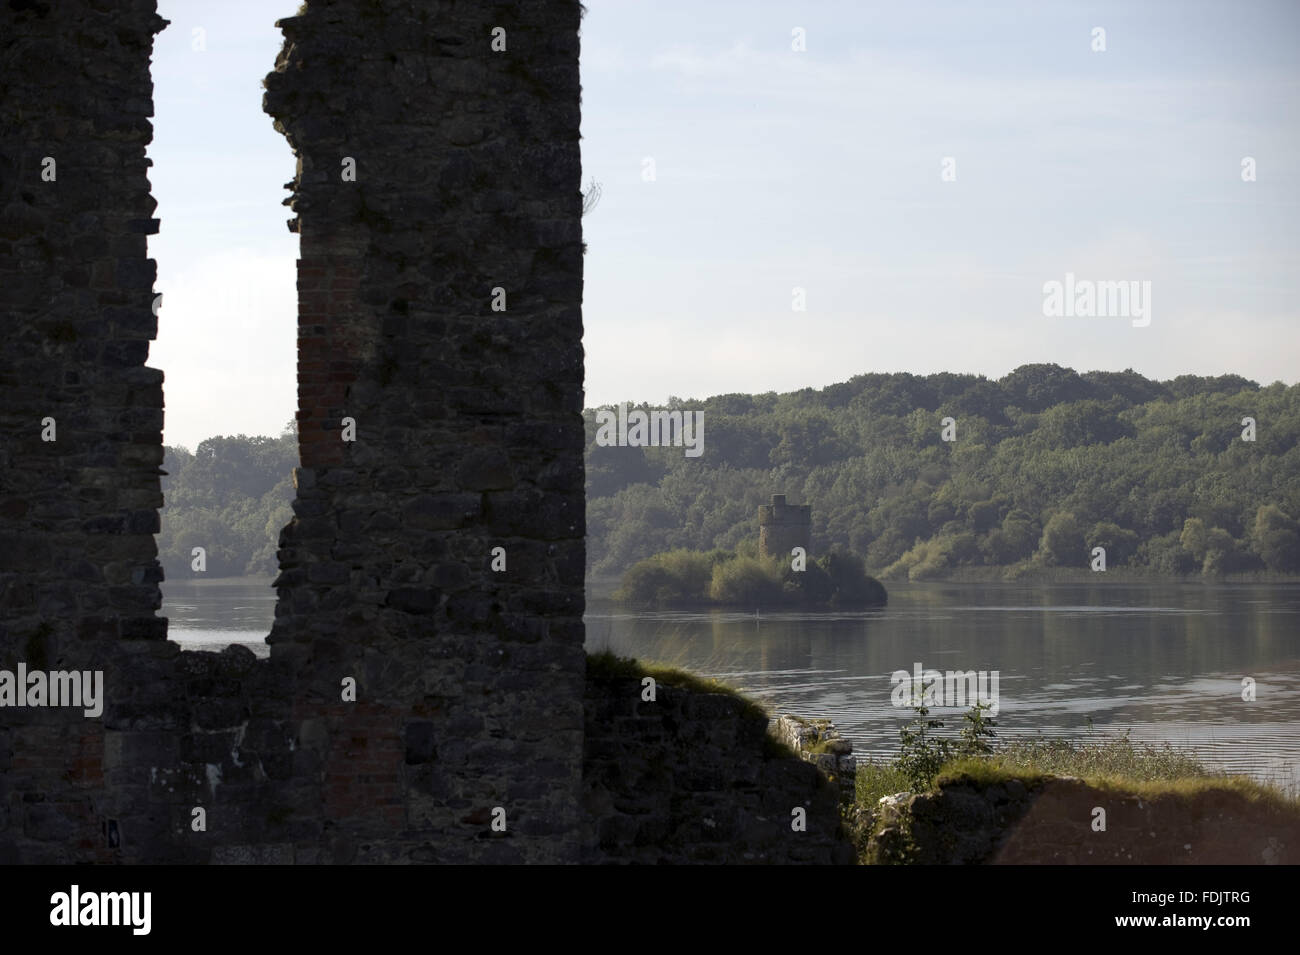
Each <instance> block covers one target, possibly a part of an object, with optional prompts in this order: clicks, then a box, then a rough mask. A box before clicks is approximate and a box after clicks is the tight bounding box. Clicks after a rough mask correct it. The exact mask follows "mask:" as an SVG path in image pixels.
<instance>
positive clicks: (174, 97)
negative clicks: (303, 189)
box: [149, 0, 1300, 447]
mask: <svg viewBox="0 0 1300 955" xmlns="http://www.w3.org/2000/svg"><path fill="white" fill-rule="evenodd" d="M297 6H298V2H297V0H285V2H279V0H219V2H198V0H194V2H190V0H160V3H159V7H160V12H161V13H162V15H163V16H164V17H166V18H168V19H170V20H171V21H172V22H171V26H170V27H168V29H167V30H165V31H164V32H163V33H162V34H161V35H160V36H159V37H158V38H157V43H156V46H155V52H154V68H153V75H154V96H155V102H156V113H157V115H156V118H155V124H154V125H155V137H154V143H153V145H152V146H151V147H150V151H149V152H150V156H151V157H152V159H153V161H154V166H153V170H152V175H151V180H152V182H153V186H154V195H155V197H156V198H157V199H158V203H159V206H158V212H157V213H156V214H157V215H158V216H160V217H161V219H162V231H161V233H160V235H158V236H155V237H153V240H152V241H151V243H150V250H151V253H152V254H153V255H154V257H155V258H157V260H158V266H159V281H158V289H159V290H160V291H162V292H163V293H164V304H163V308H162V311H161V314H160V329H159V335H158V341H157V342H156V344H155V345H154V348H153V350H152V353H151V358H150V364H151V365H153V366H155V367H158V368H162V369H163V370H164V371H165V372H166V375H167V380H166V384H165V393H166V400H167V414H166V428H165V432H164V440H165V441H166V442H167V443H170V444H185V445H188V446H190V447H193V446H194V445H195V444H197V443H198V441H200V440H202V439H203V438H205V437H208V436H210V435H213V434H235V433H239V432H244V433H248V434H254V433H261V434H273V433H277V432H278V431H279V429H280V427H281V426H282V425H283V424H284V423H285V422H286V421H287V420H288V419H290V418H291V417H292V416H293V413H294V410H295V407H296V397H295V395H296V392H295V384H294V373H295V345H294V342H295V325H296V307H295V298H294V296H295V292H294V260H295V258H296V255H297V238H296V237H295V236H294V235H292V234H291V233H290V232H289V231H288V230H287V229H286V228H285V224H284V223H285V220H286V219H287V218H288V215H289V212H288V210H287V209H286V208H285V207H284V206H282V205H281V204H280V203H281V200H283V199H284V198H285V197H286V196H287V195H288V193H287V192H286V191H285V190H284V189H283V188H282V186H283V184H284V183H286V182H288V181H289V180H290V179H291V178H292V177H293V169H294V160H293V156H292V153H291V152H290V150H289V147H288V145H287V143H286V142H285V140H284V139H283V137H281V136H280V135H279V134H278V133H276V132H275V131H274V130H273V128H272V126H271V119H270V117H269V116H267V115H266V114H264V113H263V112H262V111H261V97H262V89H261V79H262V77H263V76H264V75H265V74H266V73H267V72H268V71H269V70H270V69H271V68H272V66H273V64H274V59H275V55H276V53H277V51H278V50H279V48H280V44H281V40H282V36H281V34H280V32H279V31H278V30H277V29H275V26H274V20H275V18H276V17H277V16H288V15H292V14H293V12H294V11H295V10H296V9H297ZM587 6H588V8H589V12H588V14H587V17H586V19H585V20H584V23H583V31H582V32H583V38H582V40H583V54H582V73H583V126H582V132H583V137H584V139H583V165H584V183H585V182H586V181H587V180H588V179H589V178H590V177H592V176H594V177H595V178H596V179H597V180H598V181H599V182H600V183H601V184H602V186H603V197H602V199H601V201H600V203H599V205H598V206H597V207H596V209H595V211H593V212H592V213H591V214H590V215H589V216H588V217H587V218H586V220H585V222H584V229H585V237H586V240H587V242H588V254H587V257H586V299H585V304H584V316H585V325H586V339H585V341H586V351H587V404H588V405H589V406H590V405H594V404H598V403H607V402H613V401H618V400H623V399H636V400H648V401H652V402H662V401H664V400H665V399H666V398H667V397H668V396H669V395H670V394H671V395H678V396H681V397H705V396H708V395H711V394H718V393H723V392H729V391H768V390H777V391H786V390H791V389H795V388H801V387H805V386H816V387H820V386H823V385H826V384H830V383H832V382H835V381H842V380H844V379H846V378H849V377H851V376H853V375H855V374H859V373H862V372H866V371H912V372H916V373H926V372H933V371H941V370H951V371H965V372H975V373H981V374H986V375H989V376H991V377H999V376H1001V375H1003V374H1005V373H1006V372H1007V371H1009V370H1011V369H1012V368H1014V367H1016V366H1017V365H1020V364H1024V363H1025V362H1038V361H1054V362H1058V363H1060V364H1064V365H1070V366H1073V367H1075V368H1077V369H1079V370H1081V371H1082V370H1087V369H1092V368H1104V369H1113V370H1117V369H1122V368H1126V367H1132V368H1135V369H1137V370H1138V371H1140V372H1142V373H1143V374H1146V375H1149V376H1153V377H1160V378H1168V377H1172V376H1174V375H1178V374H1184V373H1189V372H1190V373H1197V374H1220V373H1223V372H1228V371H1232V372H1238V373H1241V374H1244V375H1247V376H1249V377H1253V378H1256V379H1258V380H1261V381H1264V382H1271V381H1274V380H1278V379H1281V380H1283V381H1286V382H1288V383H1292V382H1296V381H1297V379H1298V377H1300V372H1298V371H1297V368H1298V367H1300V347H1298V346H1300V307H1298V306H1297V300H1298V296H1297V293H1300V69H1298V68H1297V67H1298V66H1300V4H1296V3H1294V2H1277V3H1269V2H1260V0H1228V2H1216V3H1198V2H1190V0H1179V2H1168V3H1148V2H1125V3H1114V4H1106V3H1040V2H1026V3H996V2H994V3H981V4H970V3H965V2H954V3H939V2H909V3H897V2H894V3H866V2H862V0H853V2H832V0H826V2H807V3H793V2H785V3H783V2H770V0H743V2H729V0H708V2H701V0H589V2H588V3H587ZM796 27H801V28H803V30H804V31H805V34H806V47H807V48H806V51H804V52H795V51H794V50H792V49H791V44H792V39H791V34H792V30H794V29H795V28H796ZM1095 27H1102V28H1103V29H1104V30H1105V44H1106V50H1105V52H1093V50H1092V46H1093V44H1094V40H1093V33H1092V31H1093V29H1094V28H1095ZM195 30H202V31H203V32H202V34H201V35H199V36H196V34H195ZM199 39H201V40H202V46H204V49H203V50H202V51H199V50H196V49H195V46H196V44H197V43H198V40H199ZM647 157H652V158H653V160H654V167H655V180H654V181H653V182H648V181H645V179H644V178H643V168H644V160H645V159H646V158H647ZM945 157H951V158H952V159H953V160H954V161H955V171H956V179H955V181H944V180H943V179H942V177H941V172H942V169H943V166H942V164H943V161H944V158H945ZM1243 157H1253V158H1254V160H1255V162H1256V169H1257V172H1256V175H1257V180H1256V181H1254V182H1244V181H1243V180H1242V159H1243ZM1066 273H1073V274H1074V275H1075V276H1076V277H1077V278H1078V279H1080V280H1092V281H1127V280H1136V281H1149V282H1150V283H1151V303H1150V304H1151V322H1150V324H1149V325H1148V326H1146V327H1134V325H1133V323H1132V322H1131V321H1130V320H1128V319H1126V318H1113V317H1112V318H1100V317H1088V318H1084V317H1068V318H1066V317H1060V318H1049V317H1045V316H1044V314H1043V300H1044V293H1043V285H1044V283H1045V282H1049V281H1053V280H1057V281H1063V280H1064V279H1065V276H1066ZM795 287H800V288H803V289H805V290H806V303H807V304H806V311H802V312H796V311H793V310H792V308H791V303H792V289H794V288H795ZM430 387H437V383H436V382H430Z"/></svg>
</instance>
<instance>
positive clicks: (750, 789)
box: [583, 674, 854, 864]
mask: <svg viewBox="0 0 1300 955" xmlns="http://www.w3.org/2000/svg"><path fill="white" fill-rule="evenodd" d="M645 689H646V687H645V686H644V685H643V683H642V681H641V679H638V678H637V677H628V676H617V677H602V676H600V675H592V674H589V675H588V679H587V694H586V700H585V705H586V743H585V748H584V754H583V756H584V758H583V777H584V778H583V791H584V792H583V800H584V809H585V812H586V816H587V819H588V827H589V831H588V836H587V840H586V841H587V843H588V846H589V849H588V851H587V856H586V858H585V859H584V861H586V862H595V863H601V862H604V863H620V862H621V863H710V862H711V863H822V864H826V863H836V864H852V863H853V862H854V852H853V848H852V846H851V845H850V843H849V841H848V838H847V836H846V834H845V833H844V831H843V828H842V826H841V821H840V806H839V798H838V793H837V790H836V787H835V786H834V785H833V784H832V783H830V782H829V781H828V780H827V779H826V777H825V776H824V775H823V774H822V773H821V772H820V771H819V770H818V769H816V768H815V767H814V766H812V765H809V763H807V762H804V761H802V760H799V759H796V758H795V757H794V754H793V753H791V752H790V751H789V750H788V749H786V748H785V747H783V746H781V745H780V744H779V743H777V741H776V740H775V739H773V738H772V736H771V735H769V733H768V718H767V714H766V713H764V712H763V711H762V710H761V709H760V708H758V707H757V706H756V705H755V704H754V703H752V702H751V701H748V700H745V699H743V698H741V697H738V696H733V695H731V694H727V693H705V692H699V691H698V690H694V689H683V688H679V687H673V686H667V685H664V684H662V683H660V684H658V685H657V686H656V687H655V691H654V696H655V698H654V699H653V700H647V699H645V698H644V695H645ZM798 810H802V813H801V814H800V813H799V812H798ZM800 815H802V821H803V824H804V825H803V829H802V831H801V830H800V829H798V828H797V827H796V823H797V821H798V820H799V817H800Z"/></svg>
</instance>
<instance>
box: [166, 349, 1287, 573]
mask: <svg viewBox="0 0 1300 955" xmlns="http://www.w3.org/2000/svg"><path fill="white" fill-rule="evenodd" d="M638 407H640V408H642V409H645V410H650V409H651V408H652V407H656V406H650V405H644V404H643V405H640V406H638ZM668 407H672V408H677V409H680V410H701V411H703V412H705V414H704V424H705V428H704V453H703V455H701V456H700V457H686V456H685V454H684V453H683V449H682V448H680V447H678V448H673V447H657V448H656V447H647V448H641V447H601V446H598V445H597V444H596V443H595V434H596V421H595V416H596V409H594V408H592V409H588V410H587V411H586V412H585V417H586V420H587V558H588V570H589V572H591V573H593V574H595V575H599V576H621V575H622V574H623V573H624V572H625V571H627V570H628V569H629V568H630V567H631V566H632V565H633V564H635V563H636V562H637V561H639V560H643V559H645V558H648V557H650V556H652V555H654V554H658V553H661V552H666V551H673V550H683V549H685V550H691V551H701V552H710V551H714V550H716V549H723V550H726V551H731V552H735V551H737V550H738V549H739V548H741V545H742V544H743V543H744V542H748V541H756V540H757V539H758V517H757V511H758V505H760V504H766V503H768V501H769V500H770V496H771V495H772V494H773V493H777V494H786V495H787V496H788V498H789V500H791V501H792V502H796V503H808V504H811V505H812V520H813V526H812V532H813V553H814V555H816V554H824V553H826V552H828V551H830V550H831V549H832V548H839V549H842V550H844V551H847V552H850V553H854V554H859V555H862V556H863V557H865V559H866V567H867V570H868V571H869V572H870V573H872V574H874V575H876V576H878V577H884V578H887V579H888V578H891V577H892V578H897V577H903V576H908V577H911V578H912V579H925V578H932V577H942V576H946V575H949V574H952V573H954V572H960V571H961V570H962V569H963V568H990V567H996V568H1002V570H1001V571H999V572H1000V573H1007V574H1016V573H1020V572H1024V571H1033V570H1035V569H1037V568H1041V567H1052V566H1060V567H1077V568H1082V569H1086V568H1087V567H1088V565H1089V560H1090V554H1091V551H1092V548H1094V547H1104V548H1105V549H1106V564H1107V569H1108V570H1111V569H1119V568H1130V569H1141V570H1145V571H1148V572H1152V573H1158V574H1162V575H1177V574H1219V573H1233V572H1251V571H1273V572H1278V573H1286V574H1295V573H1300V525H1298V524H1297V518H1298V517H1300V386H1291V387H1287V386H1285V385H1283V384H1281V383H1276V384H1273V385H1269V386H1267V387H1260V385H1259V384H1257V383H1256V382H1253V381H1248V380H1247V379H1245V378H1242V377H1240V376H1238V375H1223V376H1220V377H1217V378H1203V377H1197V376H1191V375H1185V376H1182V377H1179V378H1175V379H1173V380H1171V381H1163V382H1162V381H1151V380H1148V379H1147V378H1144V377H1142V376H1141V375H1139V374H1137V373H1136V372H1133V371H1123V372H1097V371H1093V372H1088V373H1086V374H1083V375H1080V374H1078V373H1076V372H1074V371H1072V370H1070V369H1068V368H1062V367H1059V366H1057V365H1025V366H1022V367H1020V368H1017V369H1016V370H1015V371H1013V372H1012V373H1011V374H1009V375H1007V376H1005V377H1004V378H1001V379H999V380H997V381H992V380H989V379H987V378H984V377H980V376H975V375H959V374H952V373H947V372H945V373H941V374H935V375H928V376H917V375H910V374H890V375H885V374H871V375H860V376H858V377H856V378H854V379H852V380H851V381H847V382H844V383H842V384H836V385H831V386H829V387H827V388H822V389H812V388H808V389H804V390H803V391H797V392H791V393H787V394H780V395H778V394H776V393H773V392H769V393H767V394H761V395H741V394H734V395H721V396H718V397H714V398H709V399H706V400H703V401H679V400H676V399H670V401H669V403H668ZM946 417H950V418H952V419H954V422H955V437H956V440H955V441H944V440H942V431H943V424H942V419H944V418H946ZM1243 418H1252V419H1254V421H1255V423H1256V424H1255V429H1256V434H1255V440H1254V441H1244V440H1242V432H1243V430H1244V429H1245V426H1243V425H1242V423H1241V422H1242V419H1243ZM296 465H297V448H296V442H295V439H294V437H293V431H292V428H287V429H286V430H285V431H284V433H282V434H281V435H280V436H279V437H276V438H271V437H262V436H258V437H248V436H245V435H237V436H234V437H218V438H210V439H208V440H207V441H204V442H202V443H201V444H200V445H199V446H198V448H196V449H195V450H194V452H193V453H190V452H189V451H187V450H185V449H184V448H173V447H168V448H167V449H166V456H165V459H164V462H163V469H164V470H165V471H167V472H168V475H167V476H166V477H164V478H163V493H164V497H165V500H166V506H165V507H164V509H163V511H162V531H161V533H160V534H159V538H158V546H159V550H160V554H161V560H162V563H163V567H164V570H165V573H166V575H167V578H168V579H171V580H176V579H184V578H188V577H192V576H195V575H194V573H193V571H192V570H191V569H190V568H191V562H192V559H193V558H192V556H191V555H192V551H193V548H194V547H203V548H205V551H206V555H207V571H206V575H207V576H209V577H216V576H238V575H243V574H265V575H268V576H269V575H272V574H274V573H275V570H276V566H275V551H276V547H277V544H278V541H279V534H280V529H281V528H282V527H283V526H284V525H285V524H287V523H288V522H289V519H290V517H291V516H292V512H291V510H290V503H291V501H292V499H293V486H292V469H293V468H294V467H295V466H296ZM742 552H743V551H742Z"/></svg>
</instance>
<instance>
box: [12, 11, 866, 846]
mask: <svg viewBox="0 0 1300 955" xmlns="http://www.w3.org/2000/svg"><path fill="white" fill-rule="evenodd" d="M580 14H581V8H580V5H579V4H578V2H577V0H547V2H540V0H524V2H519V3H512V4H500V5H494V4H480V3H470V2H454V0H367V2H364V3H358V2H346V3H345V2H341V0H338V2H336V0H311V2H310V3H308V4H306V5H304V7H303V9H302V10H300V12H299V15H298V16H295V17H290V18H288V19H285V20H282V21H280V26H281V27H282V29H283V31H284V34H285V37H286V41H285V44H284V48H283V51H282V52H281V54H280V56H279V58H278V59H277V62H276V69H275V72H273V73H272V74H271V75H270V76H268V77H267V79H266V95H265V99H264V106H265V109H266V110H267V112H269V113H270V114H271V115H272V116H273V117H274V119H275V122H276V127H277V128H278V129H279V130H280V131H281V132H283V133H284V135H285V136H286V138H287V140H288V144H289V146H290V147H292V150H293V152H294V153H295V154H296V156H297V168H296V175H295V177H294V179H293V181H292V183H290V188H291V189H292V192H293V195H292V197H291V199H290V200H288V202H289V204H290V205H291V206H292V209H293V212H294V213H295V217H294V218H293V219H292V220H291V224H290V227H291V228H292V229H293V230H294V231H296V232H297V233H298V235H299V237H300V259H299V263H298V266H299V267H298V291H299V308H298V382H299V394H298V398H299V408H298V415H297V418H298V429H299V445H300V448H299V451H300V463H301V467H299V468H298V469H297V470H296V472H295V485H296V499H295V501H294V504H293V510H294V518H293V520H292V522H291V523H290V524H289V526H288V527H286V528H285V529H284V531H283V533H282V535H281V541H280V551H279V560H280V574H279V577H278V578H277V579H276V581H275V586H276V588H277V595H278V601H277V605H276V615H275V624H274V627H273V629H272V632H271V635H270V637H269V638H268V639H269V642H270V644H271V653H270V658H269V659H261V660H259V659H257V658H255V657H254V656H253V654H252V653H251V652H250V651H248V650H247V649H246V648H243V647H239V646H232V647H228V648H226V650H224V651H223V652H221V653H207V652H182V651H181V650H180V649H179V647H178V646H177V645H176V644H175V643H173V642H170V641H168V640H167V639H166V636H167V621H166V620H165V619H162V618H159V617H157V616H156V613H155V612H156V610H157V609H158V608H159V606H160V604H161V596H160V591H159V587H158V584H159V582H160V580H161V579H162V575H161V570H160V568H159V566H158V562H157V559H156V558H157V549H156V545H155V542H154V537H153V535H154V534H155V533H156V532H157V531H158V526H159V514H158V509H159V507H161V506H162V503H163V502H162V496H161V494H160V488H159V473H160V472H159V466H160V464H161V462H162V457H163V450H162V423H163V422H162V408H163V402H162V373H161V372H159V371H156V370H153V369H150V368H147V367H145V364H144V363H145V360H146V359H147V357H148V348H149V342H150V341H151V340H152V339H153V338H154V336H155V333H156V330H157V324H158V321H159V319H160V318H161V319H162V320H164V321H165V320H166V312H165V311H162V312H159V310H158V307H157V306H158V304H159V303H158V302H157V301H156V299H155V297H154V293H153V282H154V278H155V266H154V263H153V261H152V260H150V259H149V258H148V249H147V246H146V242H147V236H149V235H151V234H153V233H155V232H157V231H158V227H159V223H158V220H157V219H154V218H152V214H153V211H154V208H155V205H156V204H155V202H154V200H153V199H152V198H151V197H150V195H149V181H148V179H147V176H146V173H147V169H148V167H149V165H150V160H149V159H148V158H147V157H146V156H145V147H146V146H147V145H148V143H149V141H150V139H151V137H152V127H151V124H150V121H149V117H150V116H152V114H153V108H152V96H153V84H152V82H151V81H150V77H149V60H150V55H151V51H152V46H153V37H154V35H155V34H156V33H158V32H159V31H160V30H161V29H162V28H163V27H165V26H166V22H165V21H163V20H162V19H160V18H159V17H158V16H157V13H156V11H155V5H154V0H118V2H115V3H111V4H110V3H105V2H103V0H61V2H54V0H13V2H9V3H3V4H0V74H2V75H0V124H3V125H2V128H0V313H2V314H3V320H4V323H5V326H4V327H5V334H6V343H5V347H4V348H3V349H0V429H3V431H2V434H0V438H2V439H3V440H2V441H0V864H7V863H33V862H34V863H69V862H104V863H245V862H259V863H282V862H284V863H288V862H297V863H349V862H416V863H439V862H453V863H454V862H575V861H590V862H605V861H647V862H656V861H724V860H726V861H832V860H838V861H844V860H845V859H846V858H848V857H850V856H851V854H849V855H846V852H847V847H846V843H845V842H844V839H843V837H842V833H841V832H840V829H839V811H838V806H837V802H836V796H835V793H834V791H833V789H832V788H831V787H829V785H828V784H827V782H826V780H825V778H824V777H822V776H820V775H819V774H818V773H817V771H816V770H815V769H813V768H812V767H811V766H810V765H809V764H807V763H804V762H802V761H800V760H798V759H789V758H780V757H779V756H778V755H774V754H773V753H772V751H771V747H770V746H768V745H767V744H765V743H764V739H763V734H764V730H765V725H766V717H765V716H764V714H763V713H762V711H761V710H759V709H757V708H756V707H754V706H753V705H752V704H749V703H747V702H745V701H743V700H740V699H737V698H735V697H732V696H729V695H726V694H717V693H704V694H701V693H699V692H698V691H695V690H692V689H689V688H683V689H674V688H670V687H664V688H663V691H662V693H663V695H662V696H661V697H660V698H659V700H658V701H656V702H655V703H653V704H649V703H644V700H643V696H642V692H643V689H642V684H641V681H640V680H639V679H637V678H636V677H635V676H629V675H627V674H625V673H622V672H621V671H618V672H614V673H613V674H610V673H606V674H604V675H603V676H602V675H601V674H600V673H596V674H594V675H589V674H587V672H586V659H585V655H584V653H583V646H582V644H583V624H582V613H583V568H584V564H585V560H584V540H583V535H584V531H585V526H584V510H583V509H584V501H583V470H582V460H583V423H582V417H581V410H582V408H581V405H582V385H583V365H582V361H583V355H582V344H581V340H582V314H581V302H582V281H583V280H582V267H583V258H582V234H581V218H580V217H581V202H582V197H581V193H580V191H579V133H578V127H579V86H578V46H579V44H578V35H577V34H578V25H579V18H580ZM51 64H57V65H58V73H57V77H53V78H52V77H51V76H50V74H49V68H50V65H51ZM287 161H288V151H287V150H286V164H287ZM27 670H41V671H46V670H48V671H50V672H51V673H54V672H56V671H58V672H61V673H63V674H64V675H68V674H70V673H72V672H73V671H76V672H77V673H86V674H102V690H103V692H102V696H101V698H100V700H99V702H100V704H102V712H93V711H92V712H87V711H86V710H85V709H84V708H82V707H80V706H48V705H46V704H44V703H39V704H31V705H27V704H23V705H16V704H14V703H13V702H12V701H11V700H10V699H9V698H8V697H7V696H6V695H5V694H6V693H12V689H13V686H14V682H13V678H14V674H15V673H17V672H26V671H27ZM32 699H35V697H32ZM647 765H653V766H654V767H656V769H655V771H654V772H653V773H647V771H646V768H645V767H646V766H647ZM791 807H800V808H801V809H805V810H806V811H807V819H808V828H807V830H806V831H799V832H795V831H793V830H792V829H791V827H790V825H789V823H788V819H789V815H790V811H791ZM200 818H201V820H202V823H203V824H202V825H198V823H199V821H200ZM702 818H707V819H709V820H710V821H713V820H715V819H716V822H714V823H713V825H712V826H711V827H706V828H702V824H701V821H700V820H701V819H702Z"/></svg>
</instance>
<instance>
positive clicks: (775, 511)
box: [758, 494, 812, 560]
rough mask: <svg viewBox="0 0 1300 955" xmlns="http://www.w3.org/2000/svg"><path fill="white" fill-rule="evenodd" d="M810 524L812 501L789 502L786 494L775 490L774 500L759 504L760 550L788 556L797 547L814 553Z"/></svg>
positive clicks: (773, 555) (776, 555)
mask: <svg viewBox="0 0 1300 955" xmlns="http://www.w3.org/2000/svg"><path fill="white" fill-rule="evenodd" d="M811 528H812V505H811V504H787V503H786V502H785V495H784V494H773V495H772V503H771V504H760V505H759V506H758V552H759V554H760V555H761V556H762V557H765V558H773V557H780V558H782V559H785V560H789V558H790V551H791V550H793V549H794V548H796V547H802V548H803V549H804V553H805V554H808V553H811V551H810V549H809V548H810V543H809V541H810V538H811Z"/></svg>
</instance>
